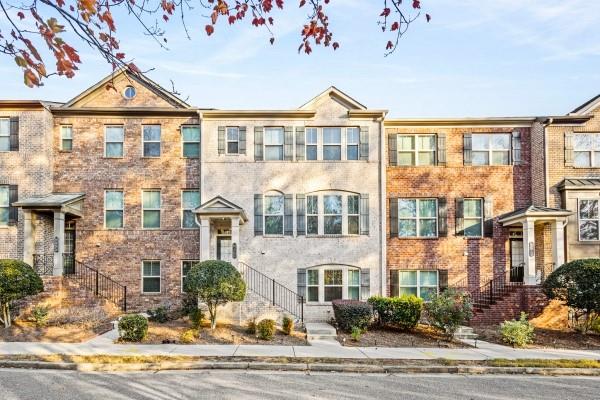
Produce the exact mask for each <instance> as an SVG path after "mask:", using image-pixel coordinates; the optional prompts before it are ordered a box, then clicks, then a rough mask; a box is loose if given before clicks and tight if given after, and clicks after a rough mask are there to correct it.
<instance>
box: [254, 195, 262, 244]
mask: <svg viewBox="0 0 600 400" xmlns="http://www.w3.org/2000/svg"><path fill="white" fill-rule="evenodd" d="M262 234H263V196H262V194H255V195H254V235H255V236H261V235H262Z"/></svg>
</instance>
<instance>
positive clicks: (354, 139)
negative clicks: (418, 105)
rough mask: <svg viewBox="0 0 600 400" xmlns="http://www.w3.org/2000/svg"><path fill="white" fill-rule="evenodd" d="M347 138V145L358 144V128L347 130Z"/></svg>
mask: <svg viewBox="0 0 600 400" xmlns="http://www.w3.org/2000/svg"><path fill="white" fill-rule="evenodd" d="M346 138H347V139H346V143H349V144H358V143H359V141H360V134H359V130H358V128H346Z"/></svg>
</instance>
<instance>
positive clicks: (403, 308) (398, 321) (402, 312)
mask: <svg viewBox="0 0 600 400" xmlns="http://www.w3.org/2000/svg"><path fill="white" fill-rule="evenodd" d="M368 301H369V304H371V306H373V311H374V312H375V314H376V316H377V322H378V324H379V325H380V326H393V327H396V328H400V329H402V330H408V329H413V328H414V327H415V326H417V323H418V322H419V319H421V312H422V311H423V299H421V298H419V297H416V296H407V295H403V296H401V297H382V296H373V297H371V298H370V299H369V300H368Z"/></svg>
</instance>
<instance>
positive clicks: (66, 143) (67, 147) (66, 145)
mask: <svg viewBox="0 0 600 400" xmlns="http://www.w3.org/2000/svg"><path fill="white" fill-rule="evenodd" d="M62 149H63V150H64V151H71V150H73V141H72V140H71V139H63V141H62Z"/></svg>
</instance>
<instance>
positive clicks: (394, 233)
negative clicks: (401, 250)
mask: <svg viewBox="0 0 600 400" xmlns="http://www.w3.org/2000/svg"><path fill="white" fill-rule="evenodd" d="M390 237H398V199H397V198H392V199H390Z"/></svg>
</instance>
